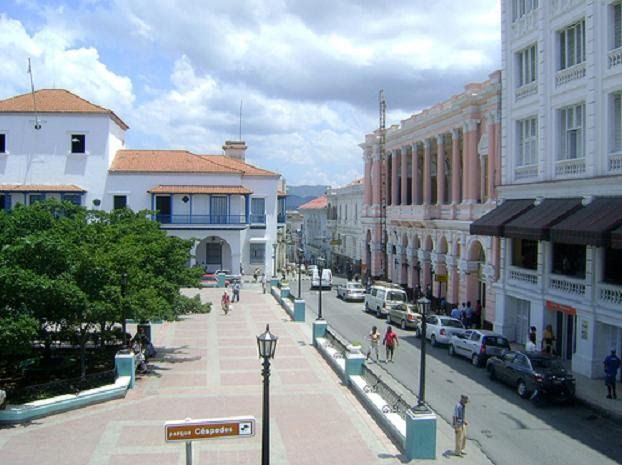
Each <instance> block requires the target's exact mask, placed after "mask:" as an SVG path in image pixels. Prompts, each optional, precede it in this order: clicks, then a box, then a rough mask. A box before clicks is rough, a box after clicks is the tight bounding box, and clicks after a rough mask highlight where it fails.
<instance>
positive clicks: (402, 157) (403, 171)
mask: <svg viewBox="0 0 622 465" xmlns="http://www.w3.org/2000/svg"><path fill="white" fill-rule="evenodd" d="M407 153H408V152H407V150H406V146H403V147H402V149H401V155H400V161H401V167H400V173H401V174H402V185H401V189H402V202H401V204H402V205H408V202H407V200H408V157H407V156H406V154H407Z"/></svg>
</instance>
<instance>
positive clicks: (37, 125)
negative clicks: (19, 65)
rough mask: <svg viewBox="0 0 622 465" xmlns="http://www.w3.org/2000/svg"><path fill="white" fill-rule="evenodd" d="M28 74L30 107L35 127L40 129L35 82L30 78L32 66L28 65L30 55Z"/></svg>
mask: <svg viewBox="0 0 622 465" xmlns="http://www.w3.org/2000/svg"><path fill="white" fill-rule="evenodd" d="M28 74H30V92H31V93H32V107H33V109H34V112H35V129H36V130H39V129H41V121H40V120H39V113H37V100H36V99H35V82H34V80H33V79H32V67H31V65H30V57H28Z"/></svg>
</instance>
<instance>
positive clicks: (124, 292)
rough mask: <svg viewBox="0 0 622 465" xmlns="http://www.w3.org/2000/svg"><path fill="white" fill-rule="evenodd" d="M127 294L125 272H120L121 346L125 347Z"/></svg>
mask: <svg viewBox="0 0 622 465" xmlns="http://www.w3.org/2000/svg"><path fill="white" fill-rule="evenodd" d="M126 295H127V272H125V271H124V272H123V273H121V318H122V320H121V328H122V330H123V347H127V332H126V323H125V320H126V316H127V315H126V314H125V312H126V305H125V296H126Z"/></svg>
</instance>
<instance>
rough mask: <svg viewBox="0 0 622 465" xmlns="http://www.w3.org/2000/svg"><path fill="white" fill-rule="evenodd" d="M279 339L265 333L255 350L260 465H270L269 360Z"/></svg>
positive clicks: (261, 335) (267, 329) (268, 331)
mask: <svg viewBox="0 0 622 465" xmlns="http://www.w3.org/2000/svg"><path fill="white" fill-rule="evenodd" d="M278 339H279V338H278V337H277V336H275V335H274V334H272V333H271V332H270V326H269V325H266V331H265V332H263V333H262V334H260V335H259V336H257V350H258V351H259V358H262V359H263V370H262V373H261V374H262V375H263V413H262V416H261V465H269V464H270V359H271V358H274V352H275V351H276V341H277V340H278Z"/></svg>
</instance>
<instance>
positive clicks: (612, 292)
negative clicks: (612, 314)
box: [598, 284, 622, 308]
mask: <svg viewBox="0 0 622 465" xmlns="http://www.w3.org/2000/svg"><path fill="white" fill-rule="evenodd" d="M598 300H599V301H600V302H601V303H603V304H605V305H613V306H615V307H617V308H620V306H622V286H612V285H611V284H601V285H600V286H598Z"/></svg>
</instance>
